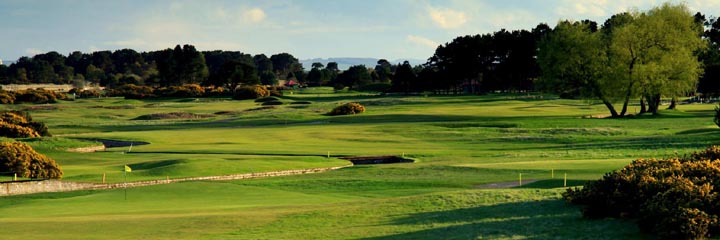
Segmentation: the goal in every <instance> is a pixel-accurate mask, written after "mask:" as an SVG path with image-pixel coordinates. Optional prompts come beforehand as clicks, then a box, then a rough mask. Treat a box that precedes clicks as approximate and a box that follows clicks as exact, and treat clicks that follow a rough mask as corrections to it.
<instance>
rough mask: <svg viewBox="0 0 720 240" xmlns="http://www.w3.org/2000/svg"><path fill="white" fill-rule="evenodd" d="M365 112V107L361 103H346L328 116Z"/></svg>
mask: <svg viewBox="0 0 720 240" xmlns="http://www.w3.org/2000/svg"><path fill="white" fill-rule="evenodd" d="M362 112H365V107H364V106H363V105H360V104H359V103H346V104H343V105H340V106H337V107H335V108H334V109H333V110H332V111H330V112H329V113H328V114H329V115H331V116H336V115H350V114H358V113H362Z"/></svg>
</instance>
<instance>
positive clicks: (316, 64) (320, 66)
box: [311, 62, 325, 69]
mask: <svg viewBox="0 0 720 240" xmlns="http://www.w3.org/2000/svg"><path fill="white" fill-rule="evenodd" d="M311 66H312V68H313V69H315V68H323V67H325V65H323V64H322V63H321V62H314V63H312V65H311Z"/></svg>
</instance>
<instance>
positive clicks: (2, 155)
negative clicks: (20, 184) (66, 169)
mask: <svg viewBox="0 0 720 240" xmlns="http://www.w3.org/2000/svg"><path fill="white" fill-rule="evenodd" d="M0 172H3V173H6V174H17V175H18V176H21V177H27V178H45V179H47V178H61V177H62V175H63V171H62V169H60V166H58V165H57V163H55V160H53V159H51V158H48V157H47V156H45V155H42V154H39V153H37V152H35V150H33V149H32V147H30V145H27V144H25V143H21V142H0Z"/></svg>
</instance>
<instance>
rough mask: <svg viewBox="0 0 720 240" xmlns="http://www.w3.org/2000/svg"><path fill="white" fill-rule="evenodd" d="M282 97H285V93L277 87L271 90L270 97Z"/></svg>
mask: <svg viewBox="0 0 720 240" xmlns="http://www.w3.org/2000/svg"><path fill="white" fill-rule="evenodd" d="M282 95H283V93H282V92H281V91H280V90H278V89H277V88H276V87H274V88H273V89H270V96H273V97H282Z"/></svg>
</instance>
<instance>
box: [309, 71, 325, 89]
mask: <svg viewBox="0 0 720 240" xmlns="http://www.w3.org/2000/svg"><path fill="white" fill-rule="evenodd" d="M322 75H323V74H322V71H320V70H318V68H313V69H311V70H310V72H309V73H308V75H307V82H308V85H310V86H320V84H321V83H322V80H323V76H322Z"/></svg>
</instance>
